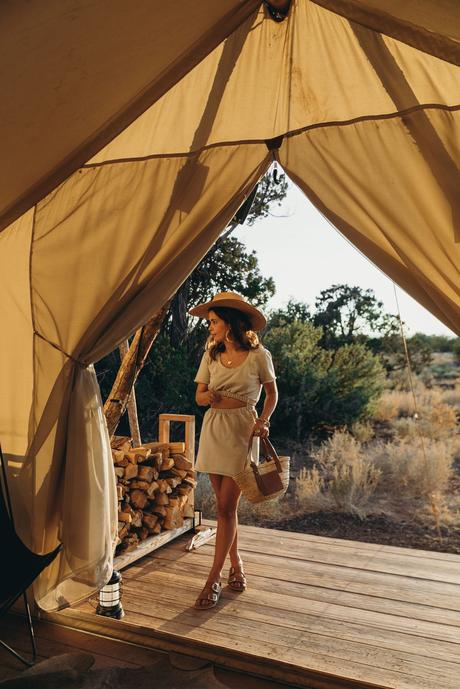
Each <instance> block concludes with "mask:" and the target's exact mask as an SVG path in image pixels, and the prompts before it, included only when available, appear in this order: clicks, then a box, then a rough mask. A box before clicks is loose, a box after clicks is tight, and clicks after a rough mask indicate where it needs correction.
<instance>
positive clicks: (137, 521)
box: [131, 510, 144, 528]
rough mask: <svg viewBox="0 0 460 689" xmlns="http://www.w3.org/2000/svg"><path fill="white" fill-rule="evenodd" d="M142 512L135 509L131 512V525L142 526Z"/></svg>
mask: <svg viewBox="0 0 460 689" xmlns="http://www.w3.org/2000/svg"><path fill="white" fill-rule="evenodd" d="M143 514H144V513H143V512H142V510H136V511H135V512H134V514H133V517H132V522H131V526H135V527H138V528H140V527H141V526H142V517H143Z"/></svg>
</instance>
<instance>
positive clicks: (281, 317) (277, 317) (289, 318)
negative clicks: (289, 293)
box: [268, 299, 312, 328]
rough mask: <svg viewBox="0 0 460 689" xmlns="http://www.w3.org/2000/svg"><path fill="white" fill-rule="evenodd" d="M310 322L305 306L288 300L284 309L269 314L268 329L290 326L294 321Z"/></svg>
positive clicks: (309, 315) (299, 302)
mask: <svg viewBox="0 0 460 689" xmlns="http://www.w3.org/2000/svg"><path fill="white" fill-rule="evenodd" d="M311 320H312V317H311V314H310V311H309V309H308V306H307V304H304V303H303V302H301V301H294V299H290V300H289V301H288V303H287V305H286V306H285V307H284V308H282V309H277V310H275V311H272V312H271V313H270V315H269V318H268V327H269V328H277V327H280V326H284V325H290V324H291V323H293V322H294V321H299V322H300V323H309V322H311Z"/></svg>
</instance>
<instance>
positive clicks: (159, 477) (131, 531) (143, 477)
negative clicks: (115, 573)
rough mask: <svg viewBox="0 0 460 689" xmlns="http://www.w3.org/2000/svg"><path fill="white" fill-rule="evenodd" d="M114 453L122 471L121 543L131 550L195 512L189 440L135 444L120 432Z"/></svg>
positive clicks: (122, 547) (119, 485) (119, 487)
mask: <svg viewBox="0 0 460 689" xmlns="http://www.w3.org/2000/svg"><path fill="white" fill-rule="evenodd" d="M112 457H113V462H114V465H115V474H116V476H117V492H118V539H119V543H118V547H117V552H121V551H126V550H128V549H129V550H131V549H132V548H135V547H136V546H137V545H138V543H139V542H140V541H142V540H144V539H146V538H148V537H149V536H152V535H155V534H159V533H160V532H161V531H162V530H163V529H176V528H178V527H180V526H182V525H183V522H184V518H186V517H193V489H194V488H195V486H196V479H195V472H194V470H193V464H192V462H191V461H190V460H189V459H188V458H187V456H186V454H185V445H184V443H160V442H154V443H147V444H145V445H142V447H132V442H131V439H130V438H128V437H124V436H123V437H120V436H118V437H117V436H115V438H114V439H113V440H112Z"/></svg>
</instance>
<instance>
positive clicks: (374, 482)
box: [296, 431, 380, 516]
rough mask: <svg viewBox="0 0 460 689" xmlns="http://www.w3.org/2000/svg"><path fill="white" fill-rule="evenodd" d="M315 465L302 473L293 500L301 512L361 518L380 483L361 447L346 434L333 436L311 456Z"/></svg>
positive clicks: (374, 469) (378, 475)
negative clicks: (333, 512)
mask: <svg viewBox="0 0 460 689" xmlns="http://www.w3.org/2000/svg"><path fill="white" fill-rule="evenodd" d="M313 457H314V459H315V461H316V463H317V467H314V468H313V469H312V470H311V471H308V470H304V471H303V472H301V474H300V476H299V478H298V479H297V481H296V496H297V500H298V502H299V503H300V504H301V505H302V506H303V507H304V509H306V510H309V511H312V508H313V509H335V510H338V511H342V512H347V513H351V514H358V515H359V516H364V515H365V514H366V507H367V504H368V502H369V499H370V498H371V496H372V495H373V494H374V493H375V490H376V488H377V486H378V483H379V480H380V471H379V470H378V469H376V468H375V466H374V465H373V463H372V461H371V460H369V459H368V458H367V456H366V454H365V453H364V452H363V449H362V447H361V445H360V443H359V442H358V441H357V440H355V439H354V438H353V437H352V436H351V435H350V434H349V433H347V432H345V431H336V432H335V433H334V435H333V436H332V437H331V438H330V439H329V440H328V441H326V442H325V443H323V444H322V445H321V446H320V447H319V449H318V450H317V451H316V452H314V453H313Z"/></svg>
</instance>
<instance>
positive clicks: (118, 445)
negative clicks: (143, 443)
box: [110, 435, 131, 452]
mask: <svg viewBox="0 0 460 689" xmlns="http://www.w3.org/2000/svg"><path fill="white" fill-rule="evenodd" d="M110 447H111V448H112V450H122V451H123V452H127V451H128V450H130V449H131V438H128V436H127V435H114V436H113V438H112V439H111V441H110Z"/></svg>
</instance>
